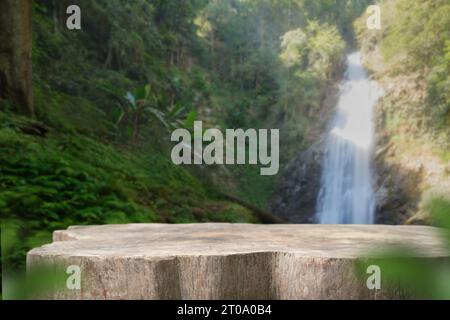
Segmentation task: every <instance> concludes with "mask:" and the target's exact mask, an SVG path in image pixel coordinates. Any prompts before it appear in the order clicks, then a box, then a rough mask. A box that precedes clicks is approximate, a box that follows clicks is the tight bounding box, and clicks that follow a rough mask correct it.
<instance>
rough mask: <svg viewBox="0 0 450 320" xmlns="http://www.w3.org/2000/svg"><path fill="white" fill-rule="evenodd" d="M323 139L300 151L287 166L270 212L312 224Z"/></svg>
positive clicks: (319, 179)
mask: <svg viewBox="0 0 450 320" xmlns="http://www.w3.org/2000/svg"><path fill="white" fill-rule="evenodd" d="M323 154H324V142H323V141H320V142H318V143H316V144H314V145H313V146H311V147H310V148H308V149H307V150H306V151H303V152H300V153H299V154H298V155H297V156H296V157H295V158H294V159H293V160H292V161H291V162H290V163H289V165H288V166H287V167H286V169H285V171H284V173H283V177H282V178H281V179H280V184H279V186H278V188H277V190H276V192H275V193H274V194H273V195H272V197H271V199H270V200H269V211H270V212H272V213H274V214H276V215H278V216H279V217H280V218H282V219H283V220H285V221H288V222H292V223H313V222H314V215H315V213H316V202H317V196H318V194H319V191H320V181H321V175H322V160H323Z"/></svg>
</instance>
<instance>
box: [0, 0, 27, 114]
mask: <svg viewBox="0 0 450 320" xmlns="http://www.w3.org/2000/svg"><path fill="white" fill-rule="evenodd" d="M31 13H32V0H0V30H1V32H0V100H3V99H5V100H9V101H11V102H13V103H14V105H15V107H16V108H17V110H18V111H19V112H20V113H21V114H23V115H27V116H30V117H33V116H34V108H33V85H32V78H31V75H32V62H31V51H32V22H31Z"/></svg>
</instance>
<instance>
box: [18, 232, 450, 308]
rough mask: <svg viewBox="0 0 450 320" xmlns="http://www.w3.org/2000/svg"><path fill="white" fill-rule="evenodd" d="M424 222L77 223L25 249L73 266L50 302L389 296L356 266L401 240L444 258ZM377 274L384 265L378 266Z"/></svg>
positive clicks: (396, 291)
mask: <svg viewBox="0 0 450 320" xmlns="http://www.w3.org/2000/svg"><path fill="white" fill-rule="evenodd" d="M439 232H440V231H439V230H438V229H435V228H431V227H424V226H378V225H370V226H369V225H368V226H359V225H251V224H215V223H206V224H184V225H168V224H129V225H104V226H83V227H82V226H75V227H70V228H69V229H68V230H64V231H55V232H54V236H53V237H54V239H53V240H54V242H53V243H51V244H48V245H45V246H42V247H40V248H36V249H33V250H31V251H30V252H29V253H28V256H27V266H28V268H29V269H30V268H33V266H36V265H39V264H41V263H50V264H59V265H63V266H67V267H68V266H73V265H75V266H79V270H80V272H81V279H82V281H81V287H80V288H79V289H72V290H69V289H65V290H61V291H57V292H55V293H53V294H52V295H51V296H50V297H49V298H50V299H232V300H234V299H390V298H404V296H403V293H402V292H403V290H402V289H401V288H395V287H394V288H392V287H390V288H389V289H386V288H384V287H383V283H382V286H381V289H379V290H377V289H372V290H371V289H369V288H368V286H367V284H366V280H367V278H368V277H369V276H370V275H367V276H363V277H360V276H357V274H356V272H355V263H356V261H360V260H359V259H364V258H367V257H369V256H370V255H371V253H373V252H374V250H379V249H382V248H386V247H390V248H392V247H393V246H401V245H402V244H404V243H406V244H408V245H410V246H412V247H414V248H415V249H417V252H418V258H420V259H422V258H423V259H439V258H442V257H445V258H446V257H447V256H448V251H447V250H446V248H445V246H444V244H443V243H444V242H443V241H441V237H440V233H439ZM381 272H382V270H381Z"/></svg>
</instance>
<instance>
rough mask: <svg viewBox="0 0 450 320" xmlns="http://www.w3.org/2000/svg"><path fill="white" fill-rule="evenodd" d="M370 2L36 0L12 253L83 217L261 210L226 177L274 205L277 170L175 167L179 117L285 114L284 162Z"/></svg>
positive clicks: (16, 158) (235, 215)
mask: <svg viewBox="0 0 450 320" xmlns="http://www.w3.org/2000/svg"><path fill="white" fill-rule="evenodd" d="M367 2H368V1H366V0H360V1H330V0H320V1H313V0H311V1H308V0H277V1H273V0H245V1H235V0H227V1H223V0H209V1H208V0H190V1H177V0H152V1H150V0H138V1H124V0H97V1H90V0H89V1H88V0H78V1H66V0H61V1H51V0H36V1H34V3H33V38H34V43H33V85H34V109H35V114H36V118H35V119H30V118H27V117H23V116H21V115H19V114H17V112H16V110H18V108H17V105H15V103H14V102H13V101H11V100H7V99H6V100H5V99H4V100H0V106H1V108H0V119H1V120H0V151H1V157H0V164H1V166H0V213H1V217H2V219H3V225H2V245H3V260H4V261H3V262H4V264H3V266H7V267H8V268H9V269H10V270H11V269H20V268H21V267H22V266H23V263H24V254H25V252H26V251H27V250H28V249H30V248H31V247H34V246H38V245H40V244H42V243H45V242H48V241H49V240H50V236H51V231H53V230H55V229H60V228H65V227H67V226H68V225H73V224H89V223H91V224H100V223H124V222H170V223H180V222H193V221H232V222H237V221H242V222H258V218H257V216H255V214H254V213H253V212H251V211H250V210H248V209H245V208H243V207H242V206H241V205H238V204H235V203H233V202H230V201H227V200H224V198H223V196H222V194H221V191H220V190H227V189H230V190H235V195H237V196H239V197H241V198H242V199H243V200H244V201H247V202H249V203H250V204H253V205H256V206H259V207H265V205H266V200H267V197H268V196H269V195H270V193H271V192H272V190H273V187H274V184H275V182H276V177H268V178H262V177H261V176H259V174H258V171H259V170H258V168H254V167H250V166H242V167H237V168H227V169H223V168H209V169H208V170H205V169H201V168H200V169H193V168H182V167H176V166H174V165H173V164H172V163H171V161H170V158H169V157H168V155H169V152H168V151H169V147H170V143H169V139H170V130H171V129H173V128H175V127H187V128H190V126H191V124H192V121H193V120H194V119H201V120H203V121H204V123H205V124H206V126H208V127H212V126H214V127H219V128H225V127H228V128H238V127H242V128H247V127H254V128H259V127H265V128H270V127H277V128H282V129H283V130H282V135H283V136H282V141H283V143H282V146H281V147H282V161H283V163H285V162H286V161H288V160H289V158H290V156H291V155H292V154H293V153H294V152H296V151H297V150H298V149H301V148H302V147H304V146H306V145H308V144H309V143H310V140H311V139H312V137H311V135H310V131H311V129H312V128H313V127H314V122H315V121H316V120H317V119H318V117H319V116H320V114H319V113H320V112H319V111H320V105H321V101H322V100H323V99H324V97H325V94H326V91H327V88H328V86H330V85H332V84H333V83H334V82H335V80H336V79H339V77H340V71H341V70H342V61H343V60H342V58H343V54H344V51H345V48H346V44H345V40H348V41H350V40H351V39H352V28H351V23H352V21H353V20H354V19H355V18H356V17H357V16H359V15H360V14H361V13H362V12H363V10H364V9H365V6H366V5H367ZM70 4H77V5H79V6H80V7H81V9H82V30H80V31H69V30H67V29H66V27H65V24H66V18H67V15H66V12H65V10H66V7H67V6H68V5H70ZM19 111H20V108H19Z"/></svg>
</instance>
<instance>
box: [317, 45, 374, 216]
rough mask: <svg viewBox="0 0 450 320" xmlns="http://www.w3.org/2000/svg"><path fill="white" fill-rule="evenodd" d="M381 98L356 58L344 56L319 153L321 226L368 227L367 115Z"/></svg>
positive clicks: (370, 203)
mask: <svg viewBox="0 0 450 320" xmlns="http://www.w3.org/2000/svg"><path fill="white" fill-rule="evenodd" d="M381 95H382V91H381V89H380V88H379V87H378V85H377V84H376V82H374V81H371V80H369V77H368V75H367V72H366V71H365V70H364V68H363V66H362V62H361V54H360V53H359V52H356V53H352V54H349V55H348V57H347V73H346V77H345V80H344V82H343V85H342V89H341V92H340V97H339V102H338V104H337V112H336V115H335V117H334V119H333V122H332V126H331V130H330V133H329V136H328V140H327V144H326V150H325V158H324V167H323V173H322V182H321V190H320V193H319V196H318V200H317V201H318V203H317V208H318V212H317V220H318V222H319V223H321V224H372V223H374V211H375V196H374V192H373V176H372V170H371V160H372V153H373V140H374V139H373V138H374V128H373V119H372V115H373V108H374V106H375V104H376V102H377V100H378V99H379V98H380V97H381Z"/></svg>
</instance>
